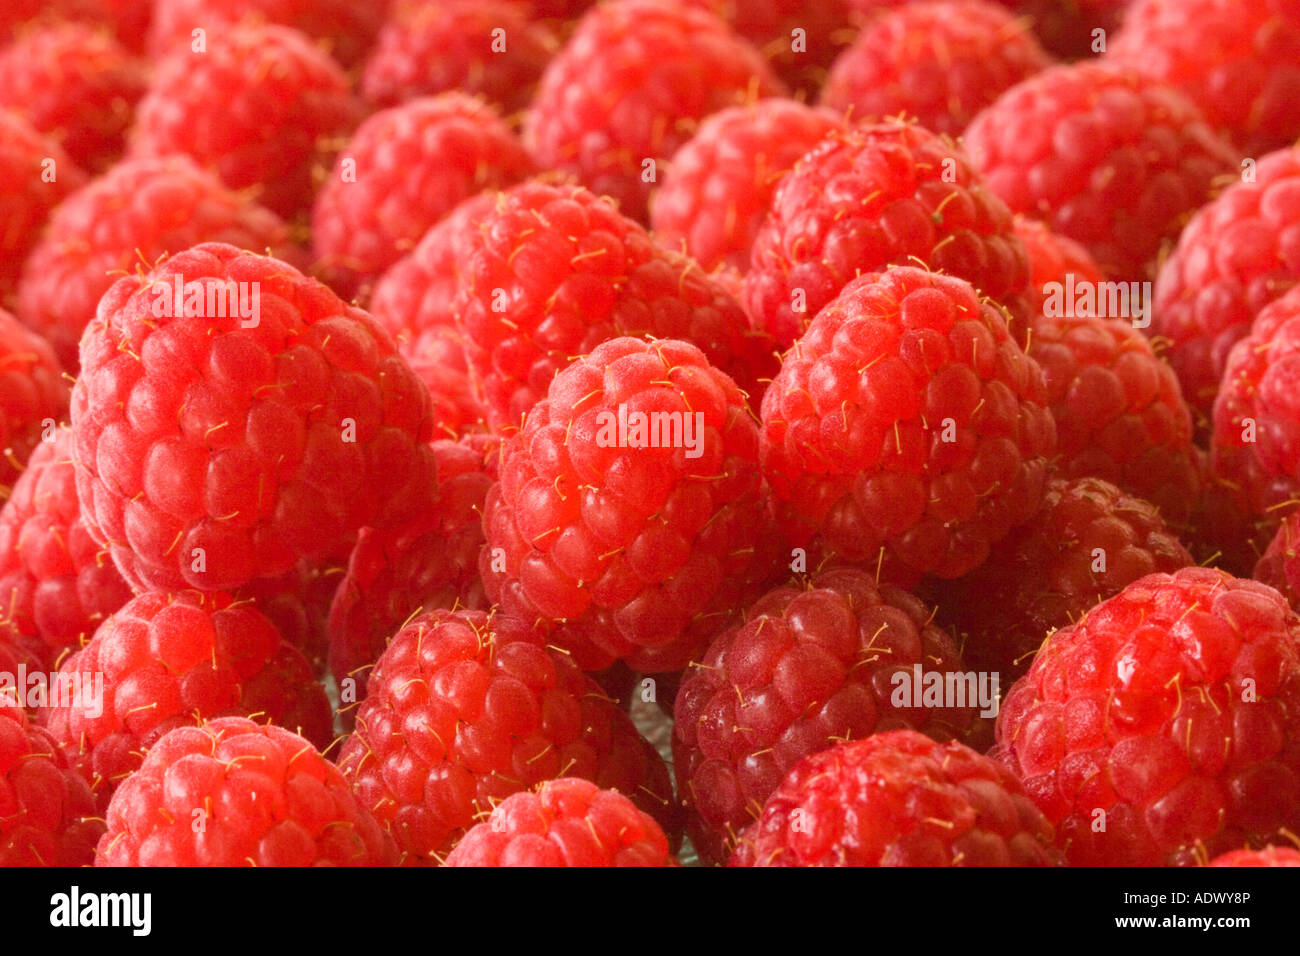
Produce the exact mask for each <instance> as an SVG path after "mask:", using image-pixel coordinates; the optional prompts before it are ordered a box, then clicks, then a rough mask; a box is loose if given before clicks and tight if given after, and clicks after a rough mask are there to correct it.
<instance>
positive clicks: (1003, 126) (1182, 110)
mask: <svg viewBox="0 0 1300 956" xmlns="http://www.w3.org/2000/svg"><path fill="white" fill-rule="evenodd" d="M965 144H966V149H967V150H968V151H969V153H970V155H971V158H972V159H973V160H974V161H975V166H976V167H977V168H978V169H980V170H982V171H983V173H984V176H985V177H986V178H987V181H988V184H989V187H990V189H991V190H992V191H993V192H995V193H996V194H997V195H998V196H1000V197H1001V198H1002V199H1003V200H1005V201H1006V204H1007V205H1008V206H1010V207H1011V208H1012V210H1014V211H1015V212H1020V213H1025V214H1027V215H1032V216H1036V217H1038V218H1040V219H1042V220H1043V221H1045V222H1047V223H1048V224H1049V225H1051V227H1052V229H1053V230H1054V231H1056V232H1058V233H1060V234H1061V235H1064V236H1068V237H1069V238H1071V239H1074V240H1076V241H1077V242H1079V243H1081V244H1082V245H1083V246H1084V247H1085V248H1086V249H1087V250H1088V251H1089V252H1090V253H1092V256H1093V258H1094V259H1096V260H1097V264H1098V265H1099V266H1101V269H1102V271H1103V272H1104V273H1105V274H1106V276H1107V278H1109V279H1114V280H1119V281H1136V280H1144V279H1148V278H1151V277H1152V272H1153V269H1152V266H1153V263H1154V260H1155V258H1156V255H1157V253H1159V251H1160V248H1161V245H1162V244H1163V243H1165V242H1167V241H1172V240H1174V239H1175V238H1177V236H1178V233H1179V230H1181V229H1182V227H1183V224H1184V223H1185V222H1186V220H1187V218H1188V217H1189V216H1190V215H1191V214H1192V213H1193V212H1194V211H1195V210H1196V209H1197V207H1199V206H1200V205H1201V204H1203V203H1204V202H1205V201H1206V199H1208V198H1209V195H1210V186H1211V182H1212V181H1213V180H1214V178H1215V177H1216V176H1218V175H1219V174H1221V173H1225V172H1227V171H1229V170H1231V169H1233V168H1234V167H1235V166H1236V164H1237V160H1236V159H1235V158H1234V157H1233V155H1232V151H1231V150H1230V149H1229V148H1228V146H1227V144H1226V143H1224V142H1222V141H1221V140H1220V139H1219V138H1218V137H1217V136H1216V135H1215V134H1214V133H1213V132H1212V131H1211V130H1210V129H1209V127H1208V126H1207V125H1206V124H1205V122H1204V120H1203V119H1202V118H1201V115H1200V113H1199V112H1198V111H1197V109H1196V107H1195V106H1194V105H1193V104H1192V103H1191V102H1190V101H1188V100H1186V99H1184V98H1183V96H1182V95H1181V94H1179V93H1177V92H1176V91H1174V90H1171V89H1167V88H1165V87H1161V86H1155V85H1151V84H1150V83H1149V82H1148V81H1146V80H1145V79H1143V78H1142V77H1141V76H1139V75H1138V74H1136V73H1134V72H1132V71H1130V70H1126V69H1121V68H1117V67H1114V66H1106V65H1102V64H1096V63H1076V64H1073V65H1071V66H1058V67H1053V68H1051V69H1048V70H1044V71H1043V72H1042V73H1039V74H1037V75H1036V76H1033V77H1031V78H1029V79H1028V80H1025V81H1024V82H1022V83H1019V84H1017V85H1016V86H1014V87H1012V88H1011V89H1010V90H1007V92H1005V93H1003V94H1002V96H1001V97H999V99H998V100H997V102H996V103H994V104H993V105H992V106H990V107H988V109H986V110H984V111H983V112H982V113H980V114H979V116H977V117H976V118H975V119H974V120H973V121H972V122H971V124H970V126H969V127H968V128H967V130H966V135H965Z"/></svg>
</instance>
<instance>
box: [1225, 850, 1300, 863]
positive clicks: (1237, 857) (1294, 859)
mask: <svg viewBox="0 0 1300 956" xmlns="http://www.w3.org/2000/svg"><path fill="white" fill-rule="evenodd" d="M1209 865H1210V866H1300V850H1297V849H1295V848H1294V847H1289V846H1286V847H1281V846H1266V847H1264V848H1263V849H1260V850H1229V851H1228V852H1227V853H1223V854H1221V855H1219V856H1216V857H1215V858H1214V859H1213V860H1211V861H1210V863H1209Z"/></svg>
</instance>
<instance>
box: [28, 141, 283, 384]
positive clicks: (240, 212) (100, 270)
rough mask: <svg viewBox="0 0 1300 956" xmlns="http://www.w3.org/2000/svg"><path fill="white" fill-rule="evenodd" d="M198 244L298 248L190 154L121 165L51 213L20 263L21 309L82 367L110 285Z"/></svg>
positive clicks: (68, 362) (70, 366) (66, 359)
mask: <svg viewBox="0 0 1300 956" xmlns="http://www.w3.org/2000/svg"><path fill="white" fill-rule="evenodd" d="M199 242H227V243H230V244H231V245H233V246H239V247H240V248H241V249H252V250H255V251H265V250H267V249H272V250H275V252H276V254H281V255H288V254H292V244H291V242H290V239H289V230H288V227H287V226H285V224H284V223H283V222H281V221H280V219H279V217H278V216H276V215H275V214H274V213H272V212H269V211H268V210H266V209H263V208H262V207H261V206H258V205H257V204H255V203H253V202H252V201H251V200H250V199H249V198H248V197H247V196H246V195H243V194H241V193H238V192H235V191H234V190H232V189H229V188H228V187H226V186H224V185H222V183H221V180H219V179H217V178H216V176H214V175H213V174H211V173H209V172H206V171H204V170H202V169H200V168H199V167H198V166H196V165H195V164H194V162H193V161H192V160H191V159H189V158H188V157H186V156H165V157H161V158H146V159H137V160H128V161H126V162H123V163H119V164H118V165H116V166H114V167H113V169H112V170H110V171H109V172H108V173H106V174H105V175H104V176H102V177H100V178H99V179H96V180H95V181H93V182H92V183H91V184H90V185H88V186H86V187H85V188H83V189H80V190H78V191H77V192H75V193H73V194H72V195H71V196H69V197H68V199H67V201H65V202H64V203H63V204H62V205H60V206H59V207H58V208H57V209H56V210H55V211H54V215H53V216H52V217H51V219H50V225H49V229H48V231H47V232H46V234H45V236H44V238H43V239H42V240H41V242H40V243H39V244H38V245H37V246H36V248H35V249H34V250H33V252H32V254H31V256H30V258H29V259H28V260H27V265H26V266H25V267H24V269H23V278H22V282H21V284H20V285H19V288H18V308H19V313H18V314H19V317H20V318H21V319H22V321H23V323H24V324H25V325H27V326H28V327H29V328H31V329H34V330H36V331H37V332H39V333H41V335H43V336H44V337H45V338H46V340H47V341H48V342H49V343H50V345H51V346H52V347H53V348H54V351H55V353H56V354H57V355H58V357H59V360H60V361H61V362H62V363H63V367H64V368H65V369H67V370H68V371H70V372H76V371H77V368H78V356H77V345H78V343H79V342H80V341H81V334H82V332H84V331H85V328H86V326H87V325H89V324H90V322H91V320H92V319H94V317H95V309H96V307H97V306H98V305H99V300H100V298H101V297H102V296H103V294H104V293H105V292H107V291H108V288H109V286H111V285H112V284H113V282H114V281H116V279H118V278H119V277H121V276H122V275H129V274H131V273H134V272H135V271H136V270H137V268H139V266H140V265H141V263H144V265H145V266H146V267H148V266H149V265H150V264H152V263H153V262H155V261H156V260H158V259H159V258H161V257H162V256H164V255H166V254H168V253H176V252H180V251H181V250H182V249H187V248H189V247H190V246H192V245H195V244H196V243H199Z"/></svg>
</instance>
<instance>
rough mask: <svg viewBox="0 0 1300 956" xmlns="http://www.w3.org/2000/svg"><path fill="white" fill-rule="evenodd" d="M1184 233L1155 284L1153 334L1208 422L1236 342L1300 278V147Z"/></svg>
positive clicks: (1266, 166) (1229, 192) (1228, 192)
mask: <svg viewBox="0 0 1300 956" xmlns="http://www.w3.org/2000/svg"><path fill="white" fill-rule="evenodd" d="M1253 173H1254V181H1253V182H1251V181H1245V180H1243V181H1240V182H1235V183H1233V184H1232V185H1230V186H1229V187H1228V188H1227V189H1225V190H1224V191H1223V193H1222V194H1221V195H1220V196H1219V197H1218V198H1217V199H1215V200H1214V201H1213V202H1210V203H1208V204H1207V205H1205V206H1204V207H1203V208H1202V209H1200V210H1199V211H1198V212H1197V213H1196V215H1195V216H1194V217H1192V220H1191V221H1190V222H1189V223H1188V224H1187V228H1185V229H1184V230H1183V231H1182V234H1181V235H1180V237H1179V239H1178V245H1177V247H1175V249H1174V250H1173V252H1172V253H1171V254H1170V255H1169V257H1168V258H1167V259H1166V260H1165V263H1164V265H1163V266H1162V267H1161V270H1160V275H1159V277H1158V279H1157V281H1156V301H1155V310H1154V319H1155V322H1154V324H1153V327H1152V330H1151V331H1152V334H1155V335H1159V336H1160V337H1161V338H1162V339H1165V340H1167V341H1168V343H1169V347H1168V351H1167V352H1166V355H1167V356H1168V358H1169V362H1170V364H1171V365H1173V367H1174V371H1176V372H1177V373H1178V378H1179V381H1181V382H1182V385H1183V394H1184V395H1186V396H1187V400H1188V402H1189V403H1190V404H1191V406H1192V408H1193V409H1194V410H1195V411H1196V412H1197V414H1198V417H1200V418H1205V419H1208V418H1209V415H1210V410H1211V407H1212V406H1213V404H1214V397H1215V395H1217V394H1218V391H1219V383H1220V382H1221V381H1222V380H1223V370H1224V366H1225V365H1226V364H1227V361H1228V353H1229V352H1231V351H1232V347H1233V346H1234V345H1235V344H1236V343H1237V342H1238V341H1240V340H1241V339H1242V338H1243V337H1245V335H1246V334H1247V333H1248V332H1249V331H1250V325H1251V322H1252V321H1253V320H1254V318H1255V316H1256V315H1258V314H1259V312H1260V310H1261V309H1263V308H1264V306H1266V305H1268V304H1269V303H1270V302H1272V301H1273V300H1274V299H1277V298H1279V297H1281V296H1282V294H1283V293H1285V292H1286V291H1287V290H1288V289H1290V288H1291V287H1292V286H1294V285H1295V284H1296V282H1297V281H1300V149H1284V150H1279V151H1278V152H1276V153H1272V154H1270V155H1268V156H1265V157H1264V158H1263V159H1261V160H1260V161H1259V164H1258V166H1256V167H1255V169H1254V170H1253Z"/></svg>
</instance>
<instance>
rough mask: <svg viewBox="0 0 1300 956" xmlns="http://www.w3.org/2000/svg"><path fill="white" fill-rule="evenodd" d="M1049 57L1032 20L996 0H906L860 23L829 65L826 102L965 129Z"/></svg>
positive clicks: (956, 132)
mask: <svg viewBox="0 0 1300 956" xmlns="http://www.w3.org/2000/svg"><path fill="white" fill-rule="evenodd" d="M1051 63H1052V60H1051V58H1050V57H1049V56H1048V55H1047V54H1046V53H1044V52H1043V48H1042V47H1041V46H1039V45H1038V41H1037V40H1036V39H1034V35H1033V33H1031V32H1030V30H1029V25H1028V24H1027V23H1026V22H1025V21H1024V20H1019V19H1016V18H1015V17H1013V16H1012V15H1011V13H1009V12H1008V11H1007V10H1006V9H1005V8H1004V7H1001V6H998V5H997V4H996V3H993V2H991V0H990V2H981V0H936V2H932V3H916V4H907V5H904V6H900V7H898V8H896V9H894V10H889V11H887V12H885V13H883V14H882V15H881V16H879V17H876V18H875V19H873V20H872V21H871V22H870V23H869V24H867V25H866V26H864V27H863V28H862V30H861V32H859V33H858V35H857V38H856V39H855V40H854V41H853V45H852V46H850V47H849V48H848V49H847V50H845V51H844V52H843V53H841V54H840V55H839V57H838V58H837V59H836V60H835V64H834V66H832V67H831V71H830V75H829V76H828V77H827V78H826V85H825V86H823V87H822V89H821V103H822V104H823V105H824V106H829V107H830V108H831V109H833V110H836V111H837V112H841V113H844V112H849V115H851V116H852V117H854V118H856V119H867V118H876V119H879V118H884V117H887V116H903V115H906V116H910V117H914V118H915V119H917V120H918V121H919V122H920V123H921V125H922V126H924V127H926V128H927V129H931V130H934V131H935V132H936V133H945V134H948V135H951V136H960V135H961V133H962V131H963V130H964V129H965V128H966V126H967V124H969V123H970V121H971V119H972V118H973V117H974V116H975V114H976V113H978V112H979V111H980V110H982V109H983V108H984V107H986V106H988V105H990V104H991V103H993V102H994V101H995V100H996V99H997V98H998V97H999V96H1000V95H1001V94H1002V93H1003V91H1005V90H1007V89H1009V88H1010V87H1012V86H1015V85H1016V84H1017V83H1019V82H1020V81H1021V80H1024V79H1027V78H1029V77H1031V76H1033V75H1034V74H1035V73H1037V72H1039V71H1040V70H1045V69H1047V67H1048V66H1050V65H1051ZM850 111H851V112H850Z"/></svg>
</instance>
